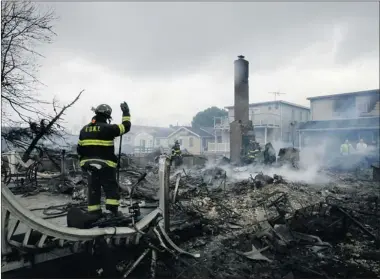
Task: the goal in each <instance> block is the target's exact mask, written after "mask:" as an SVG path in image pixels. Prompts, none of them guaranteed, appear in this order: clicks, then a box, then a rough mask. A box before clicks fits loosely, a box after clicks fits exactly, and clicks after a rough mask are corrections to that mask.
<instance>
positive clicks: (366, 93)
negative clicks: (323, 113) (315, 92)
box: [307, 89, 380, 101]
mask: <svg viewBox="0 0 380 279" xmlns="http://www.w3.org/2000/svg"><path fill="white" fill-rule="evenodd" d="M376 93H377V94H379V93H380V90H379V89H372V90H364V91H356V92H348V93H339V94H330V95H323V96H315V97H309V98H307V100H310V101H313V100H318V99H329V98H335V97H342V96H347V95H351V96H354V95H372V94H376Z"/></svg>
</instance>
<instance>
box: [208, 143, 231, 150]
mask: <svg viewBox="0 0 380 279" xmlns="http://www.w3.org/2000/svg"><path fill="white" fill-rule="evenodd" d="M207 151H208V152H229V151H230V143H229V142H222V143H214V142H209V143H208V144H207Z"/></svg>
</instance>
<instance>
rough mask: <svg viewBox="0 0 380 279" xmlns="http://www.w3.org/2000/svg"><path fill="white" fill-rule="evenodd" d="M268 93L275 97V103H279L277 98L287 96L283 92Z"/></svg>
mask: <svg viewBox="0 0 380 279" xmlns="http://www.w3.org/2000/svg"><path fill="white" fill-rule="evenodd" d="M268 93H269V94H273V95H274V100H275V101H277V96H280V95H285V94H286V93H281V92H268Z"/></svg>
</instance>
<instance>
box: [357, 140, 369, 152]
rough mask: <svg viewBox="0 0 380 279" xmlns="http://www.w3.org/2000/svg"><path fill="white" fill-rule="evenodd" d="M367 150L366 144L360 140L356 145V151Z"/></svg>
mask: <svg viewBox="0 0 380 279" xmlns="http://www.w3.org/2000/svg"><path fill="white" fill-rule="evenodd" d="M366 149H367V144H366V143H365V142H364V140H363V139H360V141H359V142H358V143H357V144H356V150H357V151H358V152H364V151H365V150H366Z"/></svg>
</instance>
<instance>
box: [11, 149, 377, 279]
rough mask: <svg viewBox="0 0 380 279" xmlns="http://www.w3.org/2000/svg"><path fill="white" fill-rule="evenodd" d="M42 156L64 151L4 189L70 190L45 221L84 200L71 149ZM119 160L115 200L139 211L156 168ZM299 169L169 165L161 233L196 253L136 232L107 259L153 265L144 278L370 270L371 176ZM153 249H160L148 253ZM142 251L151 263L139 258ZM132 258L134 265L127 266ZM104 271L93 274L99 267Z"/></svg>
mask: <svg viewBox="0 0 380 279" xmlns="http://www.w3.org/2000/svg"><path fill="white" fill-rule="evenodd" d="M287 152H288V153H287ZM50 153H51V155H50V156H51V157H54V158H55V159H56V161H57V162H59V161H58V159H59V158H61V159H62V158H65V162H63V161H62V160H61V162H60V166H61V168H60V169H59V170H60V171H59V172H58V168H57V167H55V166H54V165H52V164H50V168H47V166H46V162H45V165H44V163H43V161H41V160H39V161H37V162H35V163H33V164H30V166H29V167H25V168H23V169H22V168H21V169H20V170H21V171H20V173H19V174H18V176H17V177H13V178H12V179H13V182H14V183H12V185H14V186H12V187H11V188H10V189H11V190H12V191H13V193H15V194H22V195H24V196H26V195H36V194H38V193H39V192H50V193H56V194H61V195H62V194H63V195H67V196H70V197H71V199H72V202H71V203H68V204H64V205H61V206H52V207H48V208H43V214H44V215H45V217H44V218H45V219H51V218H55V217H57V216H65V215H66V214H67V212H70V209H72V208H73V207H78V208H80V207H84V206H86V191H87V187H86V183H87V180H86V174H85V173H84V174H83V173H81V172H80V168H79V167H78V166H77V161H76V158H75V156H74V155H72V154H70V153H69V154H66V153H62V152H56V153H54V152H53V153H52V152H50ZM289 153H290V155H289ZM281 154H283V162H284V161H285V160H288V162H290V163H293V162H295V161H298V160H299V152H298V151H297V150H295V151H294V150H293V149H290V151H286V150H283V151H282V153H281ZM287 156H288V157H287ZM122 157H124V160H122V161H121V162H122V164H121V171H120V188H121V192H122V200H121V207H122V208H125V207H127V208H129V211H130V212H131V210H132V211H133V212H134V214H135V215H136V216H139V215H140V214H141V212H142V211H143V210H149V208H156V207H157V206H158V200H159V185H158V173H159V172H158V166H157V164H155V163H154V158H153V160H152V162H151V163H149V164H148V165H144V166H142V165H139V164H137V163H136V162H135V160H134V159H133V158H131V157H128V156H122ZM289 158H290V159H289ZM12 160H13V159H12ZM50 169H51V170H55V172H48V170H50ZM42 170H45V172H41V171H42ZM363 171H364V170H363ZM366 171H367V170H366ZM303 172H304V170H303V169H302V168H299V169H295V168H294V167H293V166H291V168H288V167H287V166H280V165H277V164H274V165H273V166H271V167H269V166H267V165H265V164H264V165H263V167H262V168H260V167H259V166H258V165H253V166H243V167H236V166H233V165H231V164H228V162H227V161H226V160H225V159H223V158H222V159H221V161H217V162H211V161H209V162H208V163H207V164H206V166H203V165H202V166H197V165H195V166H192V167H190V168H188V167H183V168H172V171H171V174H170V177H169V181H170V187H169V197H170V209H169V212H170V230H169V234H170V235H171V237H172V239H174V240H175V243H176V244H177V245H179V246H180V247H181V248H182V249H184V250H186V251H190V252H193V253H196V252H199V251H201V258H200V259H194V258H190V259H182V258H181V260H178V259H179V258H178V255H174V254H173V253H172V252H173V251H169V250H170V249H169V250H165V249H164V248H162V247H161V248H159V246H160V245H161V244H160V245H158V244H157V243H156V241H159V240H157V239H158V236H157V234H156V232H154V231H152V232H151V233H152V234H153V236H149V235H150V234H149V233H148V234H147V235H145V234H144V235H143V236H142V239H146V240H144V241H143V242H142V244H141V245H142V246H141V247H140V248H141V249H143V250H142V251H140V250H139V249H140V248H136V249H137V250H136V251H134V252H133V253H131V254H134V253H136V256H135V257H134V258H133V257H131V259H130V260H129V261H127V262H125V258H123V259H118V260H116V259H114V260H113V261H114V262H113V263H112V264H111V266H113V267H115V268H116V266H117V267H118V269H119V270H120V272H121V273H123V274H127V275H128V274H130V273H132V272H137V273H138V272H142V273H144V272H145V270H146V269H144V268H143V267H144V266H146V265H147V264H148V265H154V266H155V268H152V270H151V275H155V276H156V277H160V276H161V277H162V276H164V277H165V276H167V277H173V278H195V277H197V278H206V277H207V278H256V277H261V278H300V277H302V278H306V277H318V278H347V277H352V276H355V277H357V278H363V277H366V278H374V277H376V276H380V269H379V267H378V261H379V247H380V209H379V203H380V195H379V188H378V183H377V182H376V181H373V180H372V179H362V180H360V179H359V178H358V177H357V176H356V175H355V173H352V172H351V173H342V172H339V173H336V172H335V171H334V170H330V171H326V170H325V171H324V172H323V173H320V174H319V175H320V176H326V177H327V178H328V179H327V182H326V183H307V182H305V181H303V180H302V176H305V174H304V173H303ZM306 175H307V174H306ZM297 176H298V177H299V179H296V178H297ZM131 198H132V201H131ZM123 222H125V220H124V219H123V220H117V219H113V220H106V219H104V220H103V219H101V220H99V221H98V223H97V224H96V225H97V226H98V227H105V226H106V227H107V226H121V225H123V224H124V223H123ZM160 237H162V236H160ZM155 243H156V244H155ZM157 245H158V246H157ZM149 247H150V248H149ZM148 248H149V249H148ZM102 249H106V248H102ZM144 249H145V250H144ZM146 249H148V250H146ZM152 249H153V250H152ZM137 251H140V252H141V253H142V254H139V253H140V252H137ZM144 251H147V252H144ZM153 251H156V252H157V253H158V252H159V253H160V255H165V256H164V257H162V256H160V257H159V258H157V257H156V256H157V255H156V254H155V253H153ZM104 253H106V252H104ZM107 253H108V252H107ZM147 254H149V255H151V257H150V258H152V259H155V262H154V263H153V262H151V261H149V263H147V262H146V261H147V259H145V258H146V255H147ZM153 254H154V255H153ZM139 255H140V256H141V259H140V260H139V263H140V264H141V265H142V267H140V266H138V267H136V266H131V263H133V262H135V261H136V259H137V258H138V257H139ZM173 257H174V258H175V259H177V260H176V261H173ZM152 261H153V260H152ZM134 269H136V270H134ZM108 270H109V268H108ZM132 270H133V271H132ZM139 270H140V271H139ZM98 271H99V270H98ZM99 272H100V271H99ZM104 272H105V271H104V270H103V271H102V272H100V273H101V274H103V275H104V274H108V273H104ZM120 272H119V273H120ZM144 274H145V275H146V272H145V273H144ZM145 275H144V276H145Z"/></svg>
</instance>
